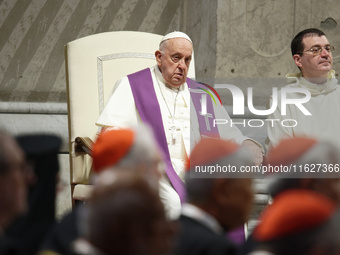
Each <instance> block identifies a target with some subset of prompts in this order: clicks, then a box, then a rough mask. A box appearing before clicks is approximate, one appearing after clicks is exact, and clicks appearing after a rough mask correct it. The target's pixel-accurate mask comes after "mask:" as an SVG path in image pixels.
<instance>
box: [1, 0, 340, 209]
mask: <svg viewBox="0 0 340 255" xmlns="http://www.w3.org/2000/svg"><path fill="white" fill-rule="evenodd" d="M339 6H340V1H338V0H323V1H317V0H0V127H2V128H5V129H7V130H8V131H10V132H11V133H13V134H21V133H34V132H47V133H54V134H57V135H59V136H61V137H62V138H63V140H64V144H63V147H62V148H61V154H60V159H61V161H62V170H63V172H62V173H63V180H64V182H65V185H64V186H65V187H68V186H67V182H68V176H69V175H68V172H67V171H68V155H67V153H68V146H67V143H66V141H67V136H68V135H67V107H66V98H67V96H66V83H65V63H64V45H65V44H66V43H67V42H69V41H72V40H75V39H77V38H80V37H83V36H87V35H91V34H94V33H101V32H107V31H119V30H133V31H144V32H152V33H157V34H166V33H168V32H171V31H174V30H181V31H184V32H186V33H188V34H189V36H190V37H191V38H192V39H193V41H194V49H195V58H196V63H195V65H196V66H195V67H196V74H197V78H198V79H200V80H203V81H207V82H209V83H210V84H214V83H217V82H219V83H221V82H225V83H231V84H235V85H238V86H240V87H241V88H242V89H246V88H247V87H250V86H251V87H254V88H255V91H256V92H255V102H256V104H257V105H258V106H262V107H263V106H264V105H265V102H266V100H267V98H268V96H269V95H270V94H271V87H272V86H281V85H283V84H284V83H285V80H284V76H285V74H287V73H289V72H296V71H297V68H296V67H295V66H294V63H293V61H292V59H291V55H290V41H291V39H292V38H293V36H294V35H295V34H296V33H297V32H299V31H300V30H302V29H305V28H308V27H316V28H321V29H322V30H324V32H325V33H326V34H327V37H328V39H329V40H330V42H331V43H333V44H334V45H335V47H336V48H338V49H339V50H338V51H336V52H335V53H334V68H335V70H340V33H339V31H340V30H339V26H338V22H340V12H339ZM112 43H114V42H112ZM220 93H221V95H222V99H223V103H224V104H225V105H231V104H232V101H231V97H230V95H229V94H228V93H227V92H225V91H221V92H220ZM247 117H251V116H247ZM242 131H244V132H246V134H248V135H250V136H251V137H254V138H256V139H257V138H258V139H259V140H261V139H263V137H264V136H265V130H263V129H261V130H250V129H243V130H242ZM262 141H263V140H261V142H262ZM68 195H69V190H68V189H66V191H65V194H64V197H67V196H68ZM61 200H63V199H61ZM66 207H68V208H69V205H67V206H66Z"/></svg>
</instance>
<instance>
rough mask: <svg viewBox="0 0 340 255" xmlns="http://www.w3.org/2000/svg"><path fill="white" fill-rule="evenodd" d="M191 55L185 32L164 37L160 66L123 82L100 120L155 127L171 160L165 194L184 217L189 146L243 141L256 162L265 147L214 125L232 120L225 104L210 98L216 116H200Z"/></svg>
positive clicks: (172, 211)
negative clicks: (212, 139) (207, 140)
mask: <svg viewBox="0 0 340 255" xmlns="http://www.w3.org/2000/svg"><path fill="white" fill-rule="evenodd" d="M192 54H193V45H192V41H191V39H190V38H189V37H188V36H187V35H186V34H184V33H182V32H173V33H170V34H167V35H166V36H164V38H163V39H162V41H161V42H160V46H159V50H157V51H156V52H155V56H156V62H157V65H155V66H154V67H152V68H147V69H144V70H142V71H139V72H137V73H134V74H131V75H128V76H127V77H124V78H122V79H121V80H120V81H118V82H117V84H116V85H115V87H114V90H113V94H112V96H111V98H110V99H109V101H108V103H107V105H106V107H105V109H104V110H103V112H102V114H101V115H100V117H99V120H98V121H97V123H96V124H97V125H99V126H102V127H104V128H107V127H115V128H116V127H118V128H126V127H130V126H135V125H138V124H140V123H147V124H148V125H150V127H151V128H152V130H153V133H154V135H155V137H156V140H157V143H158V145H159V147H160V149H161V150H162V152H163V156H164V161H165V163H166V167H165V169H163V170H165V171H164V174H163V176H162V178H161V181H160V196H161V199H162V201H163V203H164V205H165V206H166V211H167V213H168V216H169V217H170V218H172V219H174V218H177V217H178V216H179V214H180V209H181V202H183V201H184V200H185V197H184V194H185V192H184V191H185V188H184V183H183V180H184V163H185V160H186V159H187V158H188V156H189V155H190V150H191V149H190V147H191V146H192V145H194V144H196V143H197V142H198V141H199V140H200V139H201V136H202V135H205V136H219V137H220V138H222V139H231V140H233V141H234V142H236V143H238V144H243V145H245V146H247V147H248V148H249V149H250V150H251V151H252V152H253V155H254V162H255V163H256V164H260V163H261V162H262V150H261V149H262V148H261V145H259V144H257V143H256V142H254V141H252V140H250V139H249V138H247V137H245V136H243V135H242V133H241V132H240V130H238V129H237V128H236V127H228V126H214V125H213V123H212V120H213V119H214V118H215V119H229V118H230V117H229V115H228V113H227V112H226V111H225V109H224V108H223V107H222V106H215V105H213V104H212V103H211V102H210V101H209V102H208V106H207V109H208V113H209V114H211V115H210V116H211V117H210V118H205V117H206V116H207V115H201V114H200V111H201V106H200V104H201V103H200V99H201V94H199V93H194V92H193V89H195V88H197V87H198V86H199V84H198V83H196V82H195V81H193V80H191V79H187V73H188V69H189V65H190V61H191V58H192ZM189 89H190V90H189ZM190 112H194V113H195V114H192V115H190ZM206 119H209V122H206Z"/></svg>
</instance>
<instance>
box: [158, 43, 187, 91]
mask: <svg viewBox="0 0 340 255" xmlns="http://www.w3.org/2000/svg"><path fill="white" fill-rule="evenodd" d="M163 43H166V45H165V47H164V48H163V50H162V52H161V51H156V53H155V56H156V60H157V65H158V67H159V70H160V71H161V73H162V76H163V78H164V80H165V82H166V83H167V84H169V85H170V86H172V87H175V88H176V87H179V86H181V85H182V84H184V83H185V81H186V78H187V75H188V70H189V65H190V61H191V56H192V44H191V42H189V41H188V40H187V39H184V38H172V39H169V40H167V41H165V42H163Z"/></svg>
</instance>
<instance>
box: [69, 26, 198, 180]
mask: <svg viewBox="0 0 340 255" xmlns="http://www.w3.org/2000/svg"><path fill="white" fill-rule="evenodd" d="M162 37H163V36H162V35H157V34H151V33H145V32H130V31H116V32H107V33H100V34H95V35H91V36H86V37H84V38H80V39H77V40H74V41H72V42H69V43H68V44H67V45H66V47H65V58H66V76H67V93H68V114H69V115H68V117H69V119H68V121H69V144H70V150H69V151H70V171H71V182H72V183H86V181H87V180H88V176H89V173H90V170H91V165H92V162H91V158H90V157H88V156H85V155H83V156H79V155H76V153H75V151H74V140H75V138H76V137H78V136H81V137H90V138H91V139H93V140H94V139H95V137H96V134H97V132H98V127H97V126H95V122H96V121H97V120H98V117H99V114H100V113H101V111H102V110H103V107H104V106H105V104H106V101H107V100H108V98H109V96H110V94H111V91H112V88H113V86H114V84H115V83H116V81H117V80H118V79H120V78H121V77H123V76H125V75H128V74H130V73H133V72H136V71H139V70H141V69H144V68H146V67H151V66H154V65H155V64H156V61H155V56H154V53H155V51H156V50H157V49H158V46H159V43H160V41H161V39H162ZM191 63H192V64H191V67H190V70H189V73H188V77H190V78H194V77H195V66H194V60H192V62H191Z"/></svg>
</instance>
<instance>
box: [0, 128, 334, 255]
mask: <svg viewBox="0 0 340 255" xmlns="http://www.w3.org/2000/svg"><path fill="white" fill-rule="evenodd" d="M60 143H61V141H60V139H59V138H57V137H55V136H48V135H27V136H20V137H15V138H14V137H12V136H10V135H9V134H7V133H5V132H1V133H0V183H1V185H0V189H1V192H0V254H40V255H48V254H73V255H76V254H78V255H80V254H102V255H104V254H124V255H135V254H136V255H137V254H138V255H140V254H142V255H144V254H145V255H161V254H174V255H177V254H178V255H180V254H183V255H184V254H193V255H194V254H214V255H215V254H231V255H234V254H235V255H236V254H273V255H281V254H300V255H301V254H313V255H319V254H320V255H321V254H339V253H340V242H339V241H340V240H339V237H340V224H339V220H340V218H339V217H340V214H339V210H338V205H339V202H340V183H339V180H340V179H339V178H338V173H339V171H337V170H335V171H328V172H327V171H323V174H320V175H317V174H316V173H315V174H314V175H312V174H311V173H309V174H308V173H307V174H306V175H303V174H300V175H296V174H295V173H278V172H273V173H269V174H268V175H267V176H265V177H264V178H266V179H267V183H268V192H269V193H270V195H271V196H272V198H273V199H272V202H271V203H270V204H268V206H267V207H266V208H265V209H264V210H263V212H262V214H261V216H260V218H259V221H258V224H257V226H256V227H255V228H254V230H253V231H252V232H251V233H248V235H247V237H246V241H245V242H242V243H237V242H235V240H233V239H232V238H230V237H229V236H228V234H227V233H228V232H230V231H231V230H233V229H237V228H239V227H243V226H246V225H247V221H248V219H249V215H250V213H251V210H252V206H253V204H254V203H253V197H254V190H253V178H255V177H257V176H252V175H240V176H237V175H230V174H225V173H224V174H223V175H221V174H219V175H211V176H209V177H207V176H206V175H205V176H204V178H199V176H194V175H192V173H193V171H195V167H196V166H213V165H216V164H221V165H222V164H224V165H228V164H233V165H234V166H235V167H237V168H238V169H239V168H240V167H241V166H244V165H249V166H251V165H253V164H254V163H253V160H252V157H251V153H250V152H249V150H247V148H245V147H242V146H239V145H238V144H236V143H234V142H232V141H229V140H222V139H219V138H205V139H202V140H201V141H200V142H199V143H198V144H197V145H196V146H195V147H194V148H193V151H192V153H191V155H190V158H189V159H188V161H187V164H186V173H185V183H186V200H185V202H184V203H183V205H182V211H181V215H180V217H179V218H178V219H175V220H174V219H169V217H167V214H166V209H165V206H164V204H163V203H162V201H161V199H160V196H159V179H160V176H161V175H160V171H161V170H160V169H162V164H164V163H163V162H162V155H161V154H160V152H159V149H158V148H157V145H156V142H155V139H154V138H153V136H152V132H151V131H150V130H149V129H148V128H147V127H145V126H140V127H138V128H136V129H117V130H109V131H106V132H103V133H102V134H100V135H99V136H98V138H97V140H96V141H95V143H94V146H93V155H92V156H93V165H94V168H95V172H94V174H93V176H92V180H91V182H92V183H93V185H94V189H93V192H92V193H91V197H90V199H89V200H88V201H86V202H85V203H78V204H77V205H76V206H75V208H73V210H72V211H71V212H70V213H69V214H67V215H65V216H64V218H63V219H61V221H59V222H56V220H55V213H54V212H55V205H54V198H55V194H56V193H55V192H56V191H55V190H56V181H57V176H58V169H59V165H58V157H57V154H58V149H59V146H60ZM288 148H289V149H288ZM339 163H340V152H339V151H338V149H337V148H335V147H334V146H333V145H332V144H330V143H327V142H324V141H317V140H316V139H312V138H307V137H294V138H288V139H283V140H282V141H281V142H280V143H279V144H278V145H277V146H275V147H272V148H271V149H270V150H269V151H268V153H267V157H266V162H265V163H264V164H270V165H272V166H280V165H282V166H286V165H291V164H295V165H306V164H308V165H312V164H322V165H328V166H329V165H333V166H335V165H337V164H339Z"/></svg>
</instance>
